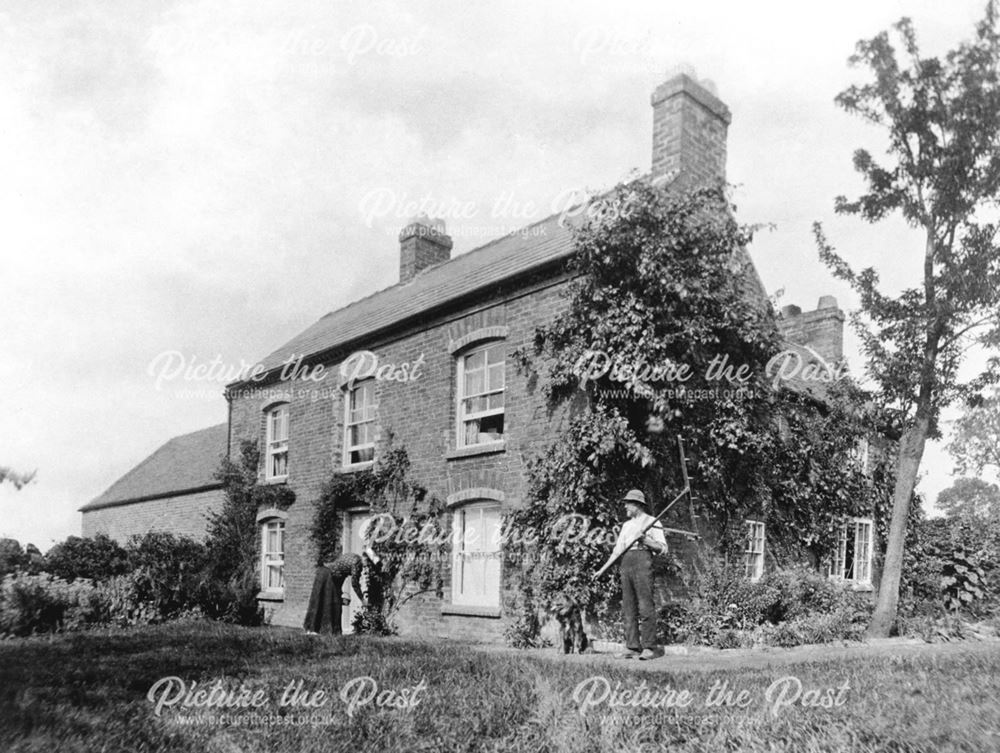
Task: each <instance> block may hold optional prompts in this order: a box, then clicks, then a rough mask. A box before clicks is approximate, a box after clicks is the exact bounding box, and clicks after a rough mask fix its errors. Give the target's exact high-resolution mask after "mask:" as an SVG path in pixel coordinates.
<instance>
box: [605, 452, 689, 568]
mask: <svg viewBox="0 0 1000 753" xmlns="http://www.w3.org/2000/svg"><path fill="white" fill-rule="evenodd" d="M677 447H678V449H679V451H680V456H681V477H682V478H683V479H684V488H683V489H681V491H680V493H679V494H678V495H677V496H676V497H674V498H673V500H671V502H670V504H669V505H667V506H666V507H664V508H663V509H662V510H660V513H659V514H658V515H657V516H656V517H654V518H653V519H652V520H651V521H649V522H648V523H647V524H646V525H645V526H643V528H642V530H641V531H639V533H638V535H636V537H635V538H634V539H632V541H630V542H629V543H628V546H626V547H625V548H624V549H622V550H621V551H620V552H618V554H612V555H611V557H609V558H608V561H607V562H605V563H604V565H603V566H602V567H601V569H600V570H598V571H597V572H596V573H595V574H594V577H593V580H597V579H598V578H600V577H601V576H602V575H604V573H606V572H607V571H608V570H609V569H610V568H611V567H613V566H614V564H615V563H616V562H618V560H620V559H621V558H622V557H624V556H625V552H627V551H628V550H629V549H631V548H632V547H633V546H635V545H636V544H637V543H639V542H640V541H642V539H643V537H644V536H645V535H646V532H647V531H649V529H650V528H652V527H653V526H656V527H657V528H660V529H661V530H663V531H670V532H672V533H679V534H682V535H684V536H687V537H688V538H692V539H700V538H701V536H700V535H698V534H697V533H695V532H694V531H682V530H680V529H678V528H664V527H663V526H662V525H657V524H658V523H659V522H660V518H662V517H663V516H664V515H666V514H667V512H668V511H669V510H670V508H671V507H673V506H674V505H676V504H677V503H678V502H680V501H681V499H682V498H683V497H684V495H685V494H690V493H691V481H690V479H689V478H688V473H687V458H686V457H685V456H684V440H683V439H682V438H681V436H680V434H678V435H677Z"/></svg>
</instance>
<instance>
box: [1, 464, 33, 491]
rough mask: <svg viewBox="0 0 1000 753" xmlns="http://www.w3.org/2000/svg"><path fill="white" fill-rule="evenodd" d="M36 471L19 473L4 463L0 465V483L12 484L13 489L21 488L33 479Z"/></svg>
mask: <svg viewBox="0 0 1000 753" xmlns="http://www.w3.org/2000/svg"><path fill="white" fill-rule="evenodd" d="M35 474H36V471H32V472H31V473H19V472H18V471H15V470H13V469H11V468H8V467H7V466H5V465H0V484H2V483H3V482H5V481H6V482H7V483H9V484H13V485H14V488H15V489H23V488H24V487H25V486H27V485H28V484H30V483H31V482H32V481H34V480H35Z"/></svg>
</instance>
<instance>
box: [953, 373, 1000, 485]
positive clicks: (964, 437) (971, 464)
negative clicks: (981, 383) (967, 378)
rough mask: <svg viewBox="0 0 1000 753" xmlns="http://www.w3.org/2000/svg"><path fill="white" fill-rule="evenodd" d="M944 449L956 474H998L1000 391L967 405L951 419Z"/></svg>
mask: <svg viewBox="0 0 1000 753" xmlns="http://www.w3.org/2000/svg"><path fill="white" fill-rule="evenodd" d="M948 451H949V452H950V453H951V454H952V457H954V458H955V465H956V469H957V471H958V472H959V473H976V474H979V473H982V472H983V471H984V470H985V469H986V468H987V467H992V468H994V469H996V471H997V472H998V473H1000V390H997V391H995V392H994V393H993V395H991V396H990V397H987V398H984V399H983V400H982V401H981V402H978V403H977V404H976V405H974V406H972V407H970V408H969V409H968V410H967V411H966V412H965V414H964V415H963V416H962V417H961V418H960V419H958V421H956V422H955V429H954V433H953V435H952V440H951V443H950V444H949V445H948Z"/></svg>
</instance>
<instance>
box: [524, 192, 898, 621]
mask: <svg viewBox="0 0 1000 753" xmlns="http://www.w3.org/2000/svg"><path fill="white" fill-rule="evenodd" d="M605 202H606V203H607V205H608V206H609V207H611V208H612V209H613V210H614V211H606V212H595V213H593V214H592V219H591V220H590V221H589V222H587V223H585V224H584V225H583V226H581V227H579V228H576V229H575V231H574V232H575V240H574V247H575V253H574V255H573V257H571V261H570V262H569V265H570V268H569V271H570V272H571V273H572V274H573V275H574V281H573V282H572V283H571V285H570V288H569V291H568V296H567V297H568V306H567V308H566V311H565V313H563V314H562V315H561V316H559V317H558V318H557V319H556V321H555V322H554V323H552V324H551V325H550V326H548V327H543V328H540V329H539V330H538V331H537V333H536V337H535V342H534V355H535V356H537V357H539V359H540V360H541V361H542V363H543V364H544V365H536V364H537V363H538V362H536V361H534V360H533V359H532V357H531V354H530V353H529V352H528V351H520V352H518V353H517V354H515V356H516V358H517V359H518V360H519V361H520V362H521V364H522V368H524V369H526V370H528V371H534V376H535V377H537V376H539V375H542V376H544V377H545V380H544V382H543V383H542V384H543V390H544V393H545V394H546V395H547V397H548V399H549V403H550V409H551V411H552V412H553V413H555V412H556V411H566V412H567V413H568V416H569V418H568V420H567V422H566V424H567V428H566V430H565V431H564V432H562V434H561V436H559V438H558V439H557V440H556V441H555V442H553V443H552V445H551V446H550V447H548V448H547V449H546V450H545V451H544V453H543V454H542V456H541V457H539V458H535V459H532V460H530V461H529V465H528V468H529V492H528V500H529V504H527V505H526V506H525V507H524V508H522V509H520V510H517V511H515V512H514V513H513V515H512V518H511V521H510V525H511V529H512V530H515V531H524V532H527V534H526V535H520V536H515V537H513V538H514V545H513V546H512V547H510V548H511V549H512V556H515V557H517V558H518V559H519V560H520V561H521V562H525V563H530V564H531V566H530V567H524V568H523V571H524V572H525V573H526V577H525V578H524V582H523V583H522V584H521V588H522V589H524V588H531V589H532V592H533V593H534V595H535V598H536V599H537V601H538V603H539V604H540V605H542V606H544V605H545V604H547V603H548V602H549V601H550V600H551V599H553V598H554V597H555V596H556V595H557V594H561V593H565V594H567V595H569V596H572V597H573V598H575V599H576V600H577V601H578V602H579V603H581V604H582V605H584V606H586V607H587V608H588V609H589V610H590V611H591V612H592V613H596V614H597V615H598V617H601V616H602V615H605V614H607V613H608V612H609V610H610V605H611V604H612V603H613V601H614V599H615V598H616V596H617V593H618V585H617V583H615V582H614V580H613V579H611V578H607V579H602V580H600V581H598V582H596V583H595V582H593V581H592V579H591V575H592V573H594V572H595V571H597V570H598V569H599V567H600V566H601V564H602V563H603V562H604V561H605V560H606V558H607V556H608V553H609V550H610V547H611V544H612V543H613V541H614V536H613V533H611V534H610V535H605V536H594V537H586V538H583V539H578V540H567V536H566V535H565V531H564V530H563V529H561V525H562V523H561V521H564V520H566V516H582V518H583V519H585V520H586V521H587V523H588V525H589V526H590V528H591V529H592V530H601V531H604V532H606V533H608V532H612V531H613V529H614V528H615V526H616V525H617V522H618V516H619V515H620V513H621V506H620V504H619V503H618V502H617V500H618V499H620V496H621V494H622V493H623V492H624V491H625V490H626V489H628V488H630V487H637V488H640V489H643V490H644V491H645V492H646V495H647V498H648V499H651V500H652V502H653V507H654V513H655V512H657V511H659V509H661V507H662V505H663V504H664V503H665V502H666V501H667V500H669V499H671V498H672V497H673V496H674V494H675V493H676V491H677V490H678V489H679V488H681V486H682V483H683V481H682V477H681V474H680V470H679V464H678V461H677V441H676V438H677V436H678V435H682V436H683V438H684V441H685V445H686V448H687V450H688V457H689V460H690V471H691V477H692V487H693V492H694V493H693V497H694V499H695V500H696V505H695V504H692V503H691V502H690V501H689V500H685V501H683V502H682V503H681V504H680V505H678V506H677V507H676V508H675V512H676V513H677V516H676V522H675V523H673V525H675V526H676V527H679V528H690V527H691V526H692V525H695V521H693V520H692V517H691V513H693V512H694V509H695V507H697V510H698V513H699V515H700V516H701V518H702V519H701V520H700V521H699V524H700V525H703V526H705V527H706V528H710V529H712V530H716V531H721V532H722V537H721V540H720V541H719V546H720V549H721V550H722V551H723V552H730V551H733V552H738V551H742V549H743V546H744V540H743V538H744V535H745V533H744V528H743V521H744V520H745V519H746V518H747V517H748V516H750V515H751V514H752V515H754V516H757V517H759V518H760V519H763V520H765V521H766V522H767V525H768V531H769V534H768V540H769V544H771V543H773V544H775V546H774V549H775V552H776V553H777V554H778V556H779V557H782V558H784V560H785V561H789V562H790V561H793V560H794V559H796V558H797V557H798V555H800V554H801V553H802V552H801V551H799V550H801V549H803V548H804V549H805V550H806V553H807V554H809V555H810V556H811V557H812V558H813V559H814V560H816V561H818V560H820V559H822V558H823V557H824V556H825V554H826V553H827V552H828V551H829V549H830V547H831V546H833V543H834V542H835V541H836V537H835V536H834V535H833V531H834V530H835V527H836V525H837V524H838V523H839V521H840V520H841V518H842V517H843V516H844V515H849V514H855V513H857V512H861V511H865V512H867V511H868V510H869V509H871V507H872V506H876V505H877V502H878V500H879V499H880V498H884V497H885V494H886V488H885V483H884V479H885V478H887V477H888V476H889V474H890V473H891V471H890V470H889V469H888V461H886V460H885V459H884V457H883V456H881V455H880V456H879V458H878V462H877V463H876V466H877V467H876V470H875V472H874V473H873V474H872V475H866V474H865V473H864V472H863V470H862V469H861V468H860V466H859V464H858V463H857V462H856V461H854V460H853V459H852V458H853V453H854V451H855V448H856V446H857V443H858V441H859V440H860V439H861V438H862V437H865V436H868V435H870V434H872V433H873V432H875V431H879V430H881V429H882V428H883V425H884V424H885V422H886V419H885V417H884V416H883V415H882V414H881V412H879V411H878V410H877V409H875V408H874V407H871V406H870V404H869V401H868V399H867V397H866V396H865V395H864V394H863V393H861V392H860V391H859V390H858V389H857V388H856V387H854V386H853V385H851V384H850V383H849V382H848V381H846V380H841V381H840V382H839V383H838V384H834V385H829V386H828V387H829V388H828V389H827V390H825V391H824V394H823V398H822V400H818V399H817V398H816V396H815V395H813V394H810V393H807V392H806V391H804V390H803V389H799V388H796V387H794V386H793V387H791V388H784V387H785V386H784V385H781V384H779V385H777V386H775V384H773V383H772V380H771V379H769V378H768V372H769V369H768V364H769V362H771V359H772V358H773V356H775V355H776V354H777V353H778V349H779V339H778V334H777V330H776V326H775V323H774V314H773V311H772V310H771V309H770V308H769V306H768V305H767V304H766V302H764V301H759V300H756V299H755V298H754V297H753V296H752V295H749V294H747V293H746V292H745V291H746V287H747V283H748V280H747V276H748V275H750V274H752V270H751V269H750V268H749V266H748V265H749V262H748V261H747V259H746V255H745V253H744V252H743V250H742V249H743V246H744V245H745V244H747V243H748V242H749V240H750V238H751V236H752V230H753V229H752V228H748V227H744V226H740V225H738V224H737V223H736V222H735V220H734V219H733V214H732V209H733V208H732V207H731V206H730V204H729V203H728V201H727V199H726V196H725V193H724V192H723V190H722V189H721V188H718V189H716V188H704V189H698V190H694V191H689V192H684V193H678V192H671V191H665V190H661V189H657V188H654V187H651V186H649V185H647V184H645V183H643V182H641V181H635V182H632V183H628V184H625V185H621V186H619V187H617V188H616V189H615V190H614V191H612V192H611V193H610V194H609V196H608V197H607V198H606V199H605ZM595 354H597V355H595ZM595 359H603V360H595ZM723 362H724V363H725V364H728V365H729V366H730V368H731V369H732V370H733V372H735V373H738V372H736V370H737V369H740V368H742V369H743V372H742V373H743V377H741V378H736V377H735V375H734V376H733V378H732V379H731V380H730V379H729V378H726V377H722V378H715V377H718V369H719V367H720V364H722V363H723ZM713 368H714V369H715V373H710V370H711V369H713ZM654 369H656V370H659V371H660V372H661V373H660V374H659V376H657V375H656V374H655V373H654ZM671 369H673V370H674V375H673V376H674V378H672V379H667V378H663V376H664V373H666V372H668V371H670V370H671ZM682 369H686V374H687V376H686V377H684V376H683V373H685V372H682V371H681V370H682ZM772 370H773V369H772ZM536 382H537V379H536ZM668 525H671V523H670V522H668ZM519 541H528V542H530V543H528V544H526V545H518V542H519ZM666 567H668V569H669V568H671V567H673V568H674V569H676V563H673V564H671V563H667V564H666Z"/></svg>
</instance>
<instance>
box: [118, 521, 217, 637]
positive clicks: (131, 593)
mask: <svg viewBox="0 0 1000 753" xmlns="http://www.w3.org/2000/svg"><path fill="white" fill-rule="evenodd" d="M126 550H127V551H128V560H129V570H128V573H127V574H126V575H123V576H120V577H119V578H118V579H116V580H115V581H114V583H113V584H112V592H113V593H115V594H116V595H117V596H118V597H120V598H121V600H122V601H121V603H122V608H123V610H124V613H125V614H126V620H125V622H126V623H127V624H132V623H133V622H163V621H166V620H169V619H173V618H175V617H177V616H179V615H181V614H183V613H184V612H186V611H189V610H191V609H194V608H200V605H201V604H203V603H205V602H206V601H208V600H209V596H210V595H213V591H212V589H211V587H210V584H209V583H208V582H207V581H206V565H207V564H208V552H207V550H206V547H205V546H204V545H203V544H201V543H200V542H197V541H195V540H194V539H190V538H187V537H184V536H175V535H174V534H171V533H147V534H145V535H143V536H132V537H131V538H130V539H129V540H128V542H127V544H126ZM113 612H114V614H113V617H114V616H116V615H118V614H119V612H118V610H113ZM137 615H141V617H137Z"/></svg>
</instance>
